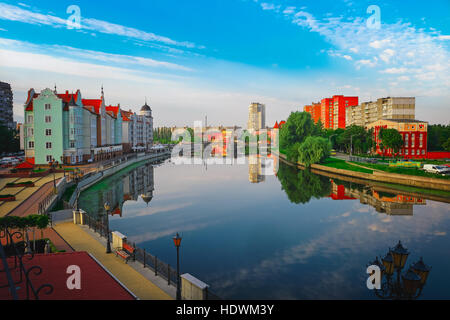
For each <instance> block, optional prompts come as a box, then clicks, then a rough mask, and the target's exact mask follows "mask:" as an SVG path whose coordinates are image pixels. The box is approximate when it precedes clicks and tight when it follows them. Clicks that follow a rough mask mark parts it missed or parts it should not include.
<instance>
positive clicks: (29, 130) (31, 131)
mask: <svg viewBox="0 0 450 320" xmlns="http://www.w3.org/2000/svg"><path fill="white" fill-rule="evenodd" d="M27 135H28V136H29V137H30V136H32V135H34V130H33V128H28V134H27Z"/></svg>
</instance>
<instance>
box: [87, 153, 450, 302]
mask: <svg viewBox="0 0 450 320" xmlns="http://www.w3.org/2000/svg"><path fill="white" fill-rule="evenodd" d="M253 160H254V159H253ZM262 160H264V159H262ZM262 160H261V159H259V158H258V159H257V161H253V163H252V164H248V161H247V162H246V164H233V165H231V164H224V165H208V166H206V165H204V164H203V165H198V164H196V165H194V164H181V165H176V164H175V163H173V161H171V160H170V159H168V160H166V161H165V162H163V163H159V164H150V163H143V164H142V163H141V164H138V165H133V166H131V167H129V168H127V169H124V170H122V171H121V172H119V173H117V174H115V175H114V176H111V177H109V178H107V179H105V180H103V181H101V182H99V183H98V184H96V185H94V186H92V187H91V188H89V189H87V190H86V191H84V192H83V193H82V194H81V197H80V207H81V208H83V209H84V210H86V211H87V212H88V213H89V214H90V215H96V214H98V213H99V212H101V211H102V210H104V209H103V203H104V202H105V201H109V202H110V204H111V205H112V216H111V217H110V229H111V230H112V231H114V230H118V231H120V232H121V233H123V234H125V235H127V237H128V239H129V240H131V241H134V242H135V243H136V245H137V246H139V247H141V248H145V249H146V250H147V251H149V252H151V253H152V254H153V255H156V256H158V259H161V260H163V261H165V262H167V263H169V264H170V265H171V266H176V250H175V247H174V244H173V241H172V237H173V236H174V235H175V233H176V232H179V233H180V235H181V236H182V238H183V239H182V242H181V248H180V255H181V256H180V261H181V271H182V273H190V274H192V275H194V276H195V277H197V278H199V279H200V280H202V281H203V282H205V283H207V284H209V285H210V286H211V290H212V291H214V292H215V293H216V294H217V295H219V296H220V297H222V298H225V299H378V298H377V296H376V295H375V292H374V291H373V290H369V289H368V288H367V285H366V280H367V277H368V274H367V273H366V268H367V265H369V264H370V262H371V261H373V260H374V259H375V257H376V256H378V257H382V256H384V255H385V254H386V253H387V251H388V249H389V248H390V247H394V246H395V245H396V244H397V243H398V241H399V240H401V242H402V244H403V245H404V246H405V247H406V248H407V249H408V250H409V252H410V254H409V257H408V260H407V262H406V266H407V267H408V266H409V265H411V264H412V263H414V262H416V261H417V260H419V258H420V257H423V260H424V262H425V263H426V264H427V265H429V266H431V267H432V269H431V272H430V274H429V277H428V280H427V282H426V284H425V286H424V287H423V290H422V291H421V295H420V296H419V298H420V299H450V279H449V277H448V270H450V204H448V203H444V202H438V201H431V200H428V199H426V198H419V197H413V196H411V195H408V194H404V193H392V192H386V191H380V190H377V188H376V187H375V188H374V187H370V186H367V185H360V184H355V183H351V182H346V181H342V180H337V179H331V178H329V177H326V176H320V175H316V174H314V173H311V172H309V171H303V170H300V169H297V168H294V167H291V166H288V165H286V164H283V163H280V164H279V170H278V172H277V175H274V174H273V172H272V174H269V175H264V172H263V171H264V170H266V171H267V172H269V171H270V170H267V168H264V161H262ZM261 162H263V164H261ZM269 173H270V172H269Z"/></svg>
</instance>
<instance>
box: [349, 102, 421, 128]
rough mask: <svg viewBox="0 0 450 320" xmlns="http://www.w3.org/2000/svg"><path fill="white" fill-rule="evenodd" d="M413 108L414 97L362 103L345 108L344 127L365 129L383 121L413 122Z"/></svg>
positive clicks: (414, 104)
mask: <svg viewBox="0 0 450 320" xmlns="http://www.w3.org/2000/svg"><path fill="white" fill-rule="evenodd" d="M415 107H416V98H414V97H387V98H380V99H378V100H377V101H370V102H363V103H361V104H360V105H357V106H352V107H349V108H347V112H346V126H350V125H357V126H363V127H366V126H368V125H369V124H371V123H373V122H375V121H378V120H383V119H409V120H414V118H415Z"/></svg>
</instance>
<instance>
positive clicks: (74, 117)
mask: <svg viewBox="0 0 450 320" xmlns="http://www.w3.org/2000/svg"><path fill="white" fill-rule="evenodd" d="M24 109H25V122H24V125H23V129H22V130H21V141H23V147H24V150H25V158H26V160H27V161H28V162H30V163H33V164H48V163H49V162H50V161H58V162H59V163H65V164H79V163H86V162H88V161H98V160H103V159H109V158H112V157H115V156H118V155H121V154H122V152H123V145H126V144H129V145H130V148H129V149H131V150H133V148H134V151H137V149H138V148H137V147H138V146H140V149H142V150H148V149H149V147H151V146H152V145H153V118H152V115H151V109H150V107H149V106H148V105H147V104H145V105H144V106H143V107H142V109H141V112H140V113H141V114H140V115H139V116H138V115H136V114H135V113H131V112H130V113H127V112H124V111H123V110H121V109H120V105H117V106H112V105H109V106H106V105H105V98H104V94H103V88H102V95H101V97H100V98H99V99H83V98H82V95H81V92H80V90H77V91H76V93H69V91H66V92H65V93H57V91H56V88H55V90H50V89H48V88H47V89H44V90H42V91H41V93H36V92H35V91H34V89H30V90H29V91H28V97H27V101H26V102H25V105H24ZM128 123H131V125H128Z"/></svg>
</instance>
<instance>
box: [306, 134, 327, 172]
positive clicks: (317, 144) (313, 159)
mask: <svg viewBox="0 0 450 320" xmlns="http://www.w3.org/2000/svg"><path fill="white" fill-rule="evenodd" d="M330 152H331V145H330V142H329V141H328V140H327V139H326V138H322V137H308V138H306V140H305V141H304V142H303V143H302V144H301V145H300V147H299V148H298V161H299V162H301V163H303V164H304V165H305V166H307V167H310V166H311V164H313V163H319V162H322V161H323V160H325V159H326V158H328V157H329V156H330Z"/></svg>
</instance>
